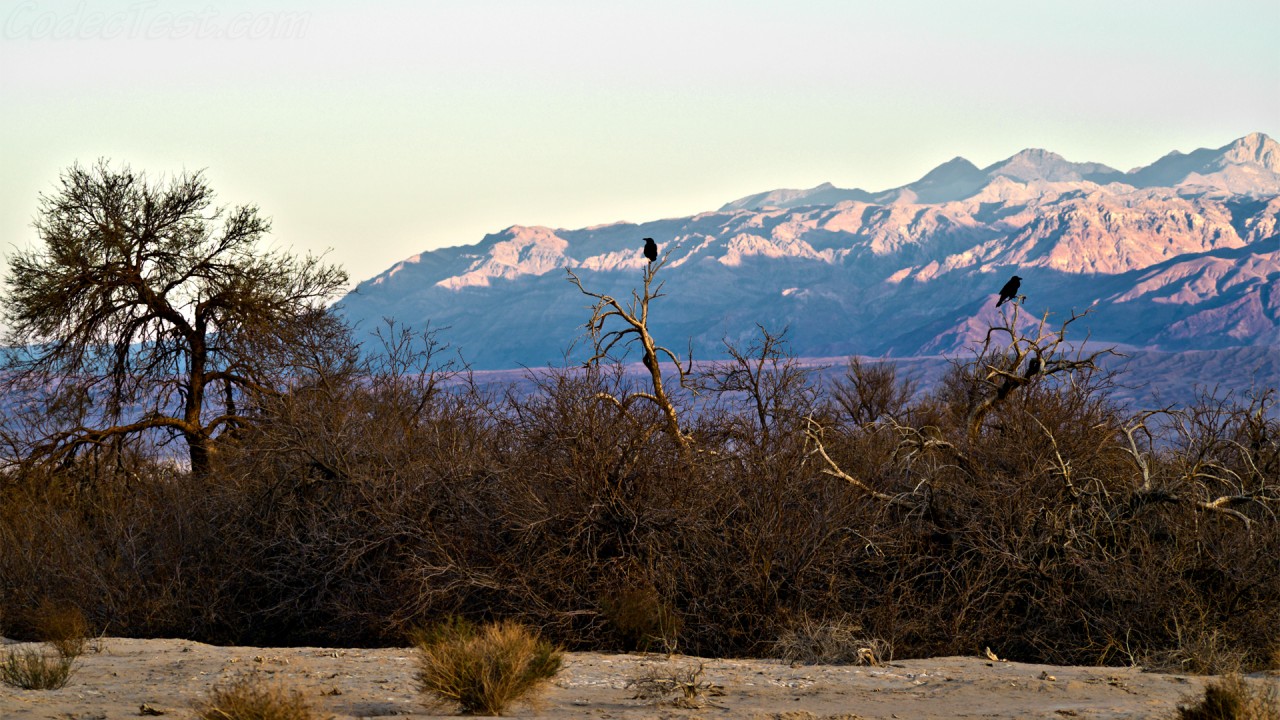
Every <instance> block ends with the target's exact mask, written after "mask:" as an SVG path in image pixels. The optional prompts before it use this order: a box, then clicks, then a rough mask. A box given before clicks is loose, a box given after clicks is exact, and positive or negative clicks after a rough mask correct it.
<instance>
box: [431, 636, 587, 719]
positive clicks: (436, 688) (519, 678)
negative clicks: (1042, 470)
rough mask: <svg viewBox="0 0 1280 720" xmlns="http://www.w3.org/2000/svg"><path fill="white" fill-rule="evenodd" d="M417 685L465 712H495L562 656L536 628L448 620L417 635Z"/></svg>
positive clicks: (527, 690)
mask: <svg viewBox="0 0 1280 720" xmlns="http://www.w3.org/2000/svg"><path fill="white" fill-rule="evenodd" d="M415 644H416V645H417V647H418V667H419V670H418V675H417V679H418V684H419V687H420V688H421V689H422V691H423V692H424V693H426V694H428V695H430V696H431V697H432V698H433V699H434V700H436V701H438V702H441V703H445V704H451V705H457V706H458V708H459V709H460V710H461V711H462V712H464V713H466V714H469V715H501V714H502V713H503V711H505V710H506V709H507V707H509V706H510V705H511V704H512V703H514V702H517V701H520V700H524V699H527V698H528V697H529V696H530V695H531V694H532V693H533V692H534V691H535V690H537V689H538V687H539V686H540V685H542V684H543V683H544V682H546V681H547V680H549V679H550V678H552V677H553V676H555V674H556V673H557V672H559V670H560V665H561V662H562V661H563V654H562V653H561V652H560V650H559V649H558V648H556V647H555V646H554V645H552V644H551V643H549V642H547V641H545V640H543V639H541V638H540V637H539V635H538V633H537V632H535V631H532V630H530V629H529V628H527V627H525V626H524V625H521V624H519V623H516V622H512V621H503V622H498V623H491V624H488V625H485V626H484V627H482V628H476V627H475V626H474V625H472V624H471V623H468V622H466V621H463V620H450V621H448V622H445V623H443V624H441V625H439V626H436V627H435V628H431V629H429V630H426V631H424V632H420V633H418V634H417V638H416V642H415Z"/></svg>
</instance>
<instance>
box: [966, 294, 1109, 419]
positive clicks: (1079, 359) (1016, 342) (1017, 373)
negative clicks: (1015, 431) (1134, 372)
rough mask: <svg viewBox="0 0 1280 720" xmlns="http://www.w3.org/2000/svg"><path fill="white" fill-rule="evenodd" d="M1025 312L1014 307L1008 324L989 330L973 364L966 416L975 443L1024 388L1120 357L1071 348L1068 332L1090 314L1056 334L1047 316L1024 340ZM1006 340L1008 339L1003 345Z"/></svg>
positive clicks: (1089, 369)
mask: <svg viewBox="0 0 1280 720" xmlns="http://www.w3.org/2000/svg"><path fill="white" fill-rule="evenodd" d="M1020 311H1021V306H1020V305H1018V304H1016V303H1015V304H1014V305H1013V311H1012V312H1011V313H1002V314H1001V319H1002V320H1003V321H1004V322H1003V323H1002V324H1000V325H995V326H992V327H990V328H988V329H987V333H986V335H985V336H984V337H983V340H982V344H981V345H980V346H978V348H977V354H976V357H975V359H974V360H972V361H971V365H972V367H973V370H974V373H973V382H974V387H973V388H972V392H971V395H970V400H969V406H968V411H967V413H966V415H965V428H966V430H967V433H968V436H969V440H970V441H973V440H976V439H977V438H978V435H979V434H981V432H982V423H983V421H984V420H986V418H987V416H988V415H990V414H991V412H992V411H993V410H995V409H996V408H997V407H999V406H1000V405H1002V404H1003V403H1005V402H1006V401H1007V400H1009V398H1011V397H1012V396H1013V395H1014V394H1015V393H1017V392H1018V391H1019V390H1021V389H1022V388H1024V387H1027V386H1028V385H1030V384H1031V383H1033V382H1037V381H1038V380H1040V379H1042V378H1049V377H1053V376H1056V375H1062V376H1069V375H1073V374H1077V373H1081V372H1094V371H1097V370H1098V369H1099V368H1098V358H1100V357H1103V356H1106V355H1114V354H1116V353H1115V352H1114V351H1113V350H1111V349H1109V348H1108V349H1103V350H1098V351H1095V352H1091V353H1086V352H1085V351H1084V349H1083V346H1081V348H1079V349H1075V348H1072V346H1071V345H1070V344H1069V343H1067V339H1066V338H1067V329H1068V328H1070V327H1071V325H1072V323H1074V322H1076V321H1077V320H1080V319H1081V318H1083V317H1085V316H1086V315H1088V314H1089V311H1088V310H1086V311H1084V312H1082V313H1077V312H1075V311H1074V310H1073V311H1072V312H1071V317H1069V318H1067V319H1066V320H1065V321H1063V323H1062V325H1060V326H1059V327H1058V329H1057V330H1047V329H1046V326H1047V325H1048V322H1049V313H1048V312H1046V313H1045V314H1044V316H1043V317H1041V318H1040V322H1039V323H1037V325H1036V328H1035V331H1034V332H1032V333H1025V334H1024V333H1023V332H1022V331H1021V330H1019V329H1018V315H1019V313H1020ZM1005 337H1007V338H1008V339H1007V340H1004V339H1003V338H1005Z"/></svg>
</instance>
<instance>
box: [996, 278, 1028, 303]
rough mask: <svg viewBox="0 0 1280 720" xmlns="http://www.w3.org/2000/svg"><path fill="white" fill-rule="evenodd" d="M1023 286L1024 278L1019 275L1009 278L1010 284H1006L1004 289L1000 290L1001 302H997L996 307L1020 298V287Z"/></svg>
mask: <svg viewBox="0 0 1280 720" xmlns="http://www.w3.org/2000/svg"><path fill="white" fill-rule="evenodd" d="M1021 284H1022V278H1020V277H1018V276H1017V275H1014V276H1013V277H1011V278H1009V282H1007V283H1005V284H1004V287H1002V288H1000V300H999V301H998V302H996V307H1000V306H1001V305H1003V304H1004V301H1005V300H1012V299H1014V298H1016V297H1018V286H1020V285H1021Z"/></svg>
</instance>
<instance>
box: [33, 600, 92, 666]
mask: <svg viewBox="0 0 1280 720" xmlns="http://www.w3.org/2000/svg"><path fill="white" fill-rule="evenodd" d="M32 625H33V626H34V628H35V632H36V635H37V637H39V638H40V639H41V640H43V641H45V642H47V643H49V645H51V646H53V649H55V650H57V651H58V655H59V656H61V657H64V658H70V659H72V660H74V659H75V658H78V657H80V656H81V655H83V654H84V651H85V649H86V648H87V647H88V644H89V622H88V621H87V620H86V619H85V617H84V612H82V611H81V610H80V608H78V607H76V606H75V605H68V604H62V605H59V604H56V603H53V602H51V601H49V600H47V599H46V600H42V601H41V602H40V606H39V607H38V608H37V609H36V611H35V613H34V615H33V618H32Z"/></svg>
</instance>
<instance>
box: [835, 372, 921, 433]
mask: <svg viewBox="0 0 1280 720" xmlns="http://www.w3.org/2000/svg"><path fill="white" fill-rule="evenodd" d="M915 392H916V383H915V381H914V380H910V379H905V380H902V381H899V380H898V367H897V365H895V364H893V363H891V362H864V361H863V360H862V359H860V358H859V357H858V356H857V355H853V356H850V358H849V366H848V367H847V368H846V369H845V371H844V375H843V376H842V377H840V378H838V379H837V380H836V381H835V383H834V387H833V388H832V391H831V394H832V396H833V397H834V399H835V401H836V404H837V405H839V406H840V408H841V409H842V410H844V411H845V412H846V413H848V414H849V418H850V419H851V420H852V421H853V422H854V424H855V425H868V424H870V423H874V422H876V421H878V420H881V419H883V418H890V417H892V418H897V417H899V416H901V415H902V413H903V411H904V410H905V409H906V407H907V404H908V403H909V402H910V401H911V397H912V395H914V394H915Z"/></svg>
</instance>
